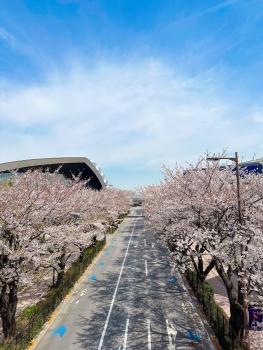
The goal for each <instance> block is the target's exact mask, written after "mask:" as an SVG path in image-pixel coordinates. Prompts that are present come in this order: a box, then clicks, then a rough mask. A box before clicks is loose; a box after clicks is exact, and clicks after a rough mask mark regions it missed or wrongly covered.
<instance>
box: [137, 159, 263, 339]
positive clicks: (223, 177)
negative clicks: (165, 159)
mask: <svg viewBox="0 0 263 350" xmlns="http://www.w3.org/2000/svg"><path fill="white" fill-rule="evenodd" d="M164 175H165V178H164V181H163V182H162V183H161V184H160V185H158V186H150V187H148V188H145V189H144V190H143V194H144V211H145V214H146V217H147V221H148V224H149V225H150V226H151V227H152V228H154V229H155V231H156V232H157V233H158V234H159V235H160V236H161V237H162V238H163V239H164V240H165V241H166V242H167V244H168V246H169V248H170V250H171V255H172V256H173V258H174V259H175V261H177V264H178V267H179V268H180V269H181V270H182V271H185V269H187V268H189V267H193V268H194V269H195V271H196V273H197V276H198V278H199V280H200V282H203V281H204V280H205V278H206V276H207V274H208V273H209V272H210V270H211V269H212V268H213V267H215V268H216V269H217V271H218V273H219V275H220V277H221V278H222V280H223V282H224V284H225V286H226V290H227V293H228V297H229V303H230V312H231V317H230V324H231V326H232V327H233V329H234V330H235V331H236V333H237V334H239V335H242V332H243V326H244V321H243V320H244V302H245V300H244V296H245V295H246V294H250V293H252V292H254V291H259V289H260V288H261V284H260V282H259V281H261V280H262V277H263V276H262V269H261V261H262V257H263V250H262V246H263V242H262V218H263V216H262V214H263V207H262V205H263V195H262V190H263V186H262V185H263V183H262V182H263V178H262V177H261V176H257V175H256V174H250V175H247V174H246V175H245V174H243V176H242V177H241V179H240V180H241V195H242V217H243V220H242V223H240V222H239V219H238V212H237V203H236V201H237V200H236V179H235V176H234V174H233V172H232V170H231V169H229V168H224V169H222V168H220V167H219V165H218V164H217V163H212V164H211V163H208V162H206V161H205V159H201V160H200V162H198V164H197V165H194V166H193V165H190V166H189V167H188V168H187V169H182V168H180V167H176V168H175V169H174V170H171V169H168V168H165V169H164Z"/></svg>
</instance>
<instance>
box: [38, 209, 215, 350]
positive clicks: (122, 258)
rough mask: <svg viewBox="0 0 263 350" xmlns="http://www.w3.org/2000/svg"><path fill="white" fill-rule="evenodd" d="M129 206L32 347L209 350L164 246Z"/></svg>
mask: <svg viewBox="0 0 263 350" xmlns="http://www.w3.org/2000/svg"><path fill="white" fill-rule="evenodd" d="M141 213H142V210H141V208H140V207H135V208H133V209H132V210H131V214H130V215H129V216H128V217H127V218H126V219H125V220H124V222H123V223H122V224H121V226H120V228H119V229H118V231H117V232H116V233H115V234H114V236H113V238H112V239H111V240H110V243H109V245H108V246H107V248H106V249H105V250H104V251H103V253H102V254H101V255H100V256H99V258H98V259H97V260H96V262H95V263H94V264H93V266H92V267H91V268H90V269H89V270H88V272H87V273H86V274H85V275H84V276H85V277H84V279H83V280H82V282H81V283H80V284H79V285H78V286H77V288H76V289H75V291H74V293H73V296H72V298H70V299H69V300H68V301H66V302H65V303H64V305H63V307H62V308H61V310H60V312H59V313H58V315H57V317H56V318H55V320H54V321H53V322H52V323H51V324H50V326H49V327H48V328H47V329H46V330H45V331H44V332H43V334H42V336H41V337H40V341H39V342H38V344H37V346H36V349H37V350H77V349H88V350H125V349H127V350H128V349H130V350H132V349H136V350H144V349H145V350H165V349H168V350H175V349H178V350H179V349H181V350H184V349H185V350H186V349H204V350H210V349H211V350H212V349H214V346H213V345H212V343H211V341H210V338H209V336H208V332H207V330H206V328H205V327H204V325H203V322H202V320H201V318H200V316H199V314H198V313H197V311H196V308H195V305H194V303H193V300H192V299H191V297H190V296H189V294H188V292H187V290H186V289H185V287H184V285H183V282H182V280H181V277H180V275H179V274H178V273H177V272H176V271H175V269H174V268H173V267H172V266H171V264H170V261H169V258H168V252H167V250H166V248H165V247H163V246H162V244H161V243H160V242H159V241H158V240H157V239H156V238H155V237H154V235H153V234H151V233H149V232H146V231H145V229H144V218H143V217H142V216H141Z"/></svg>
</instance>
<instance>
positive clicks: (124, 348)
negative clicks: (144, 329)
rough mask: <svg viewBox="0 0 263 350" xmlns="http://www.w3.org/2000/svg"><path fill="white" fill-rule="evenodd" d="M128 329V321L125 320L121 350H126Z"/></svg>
mask: <svg viewBox="0 0 263 350" xmlns="http://www.w3.org/2000/svg"><path fill="white" fill-rule="evenodd" d="M128 328H129V319H128V318H127V320H126V327H125V334H124V341H123V350H126V348H127V339H128Z"/></svg>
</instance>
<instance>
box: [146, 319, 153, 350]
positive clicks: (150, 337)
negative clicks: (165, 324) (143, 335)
mask: <svg viewBox="0 0 263 350" xmlns="http://www.w3.org/2000/svg"><path fill="white" fill-rule="evenodd" d="M147 323H148V350H151V349H152V336H151V321H150V320H147Z"/></svg>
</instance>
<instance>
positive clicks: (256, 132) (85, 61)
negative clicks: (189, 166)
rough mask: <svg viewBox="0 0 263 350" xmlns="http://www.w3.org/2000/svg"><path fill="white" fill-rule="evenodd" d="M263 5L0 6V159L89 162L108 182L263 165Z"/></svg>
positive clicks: (70, 0) (113, 2)
mask: <svg viewBox="0 0 263 350" xmlns="http://www.w3.org/2000/svg"><path fill="white" fill-rule="evenodd" d="M262 63H263V2H262V0H225V1H224V0H209V1H208V0H202V1H200V0H187V1H185V0H45V1H38V0H9V1H2V2H1V4H0V137H1V141H2V142H1V149H0V160H1V162H4V161H11V160H17V159H27V158H37V157H51V156H87V157H89V158H91V159H92V160H94V161H96V162H97V163H98V164H99V165H100V166H101V167H102V168H103V170H104V173H105V174H106V176H107V177H108V179H109V182H110V183H112V184H114V185H116V186H121V187H134V186H138V185H143V184H147V183H152V182H157V181H159V179H161V176H162V175H161V172H160V168H161V166H162V164H168V165H170V166H173V165H174V164H175V163H176V162H177V163H179V164H185V161H194V160H196V159H197V158H198V156H199V155H200V154H202V153H203V152H206V151H207V150H208V151H211V152H218V151H221V150H222V149H223V148H227V149H228V152H229V153H230V154H231V153H232V152H234V151H238V152H239V153H240V155H241V156H242V158H243V159H251V158H253V157H256V158H259V157H262V156H263V138H262V136H261V135H262V131H263V90H262V81H263V69H262Z"/></svg>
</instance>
